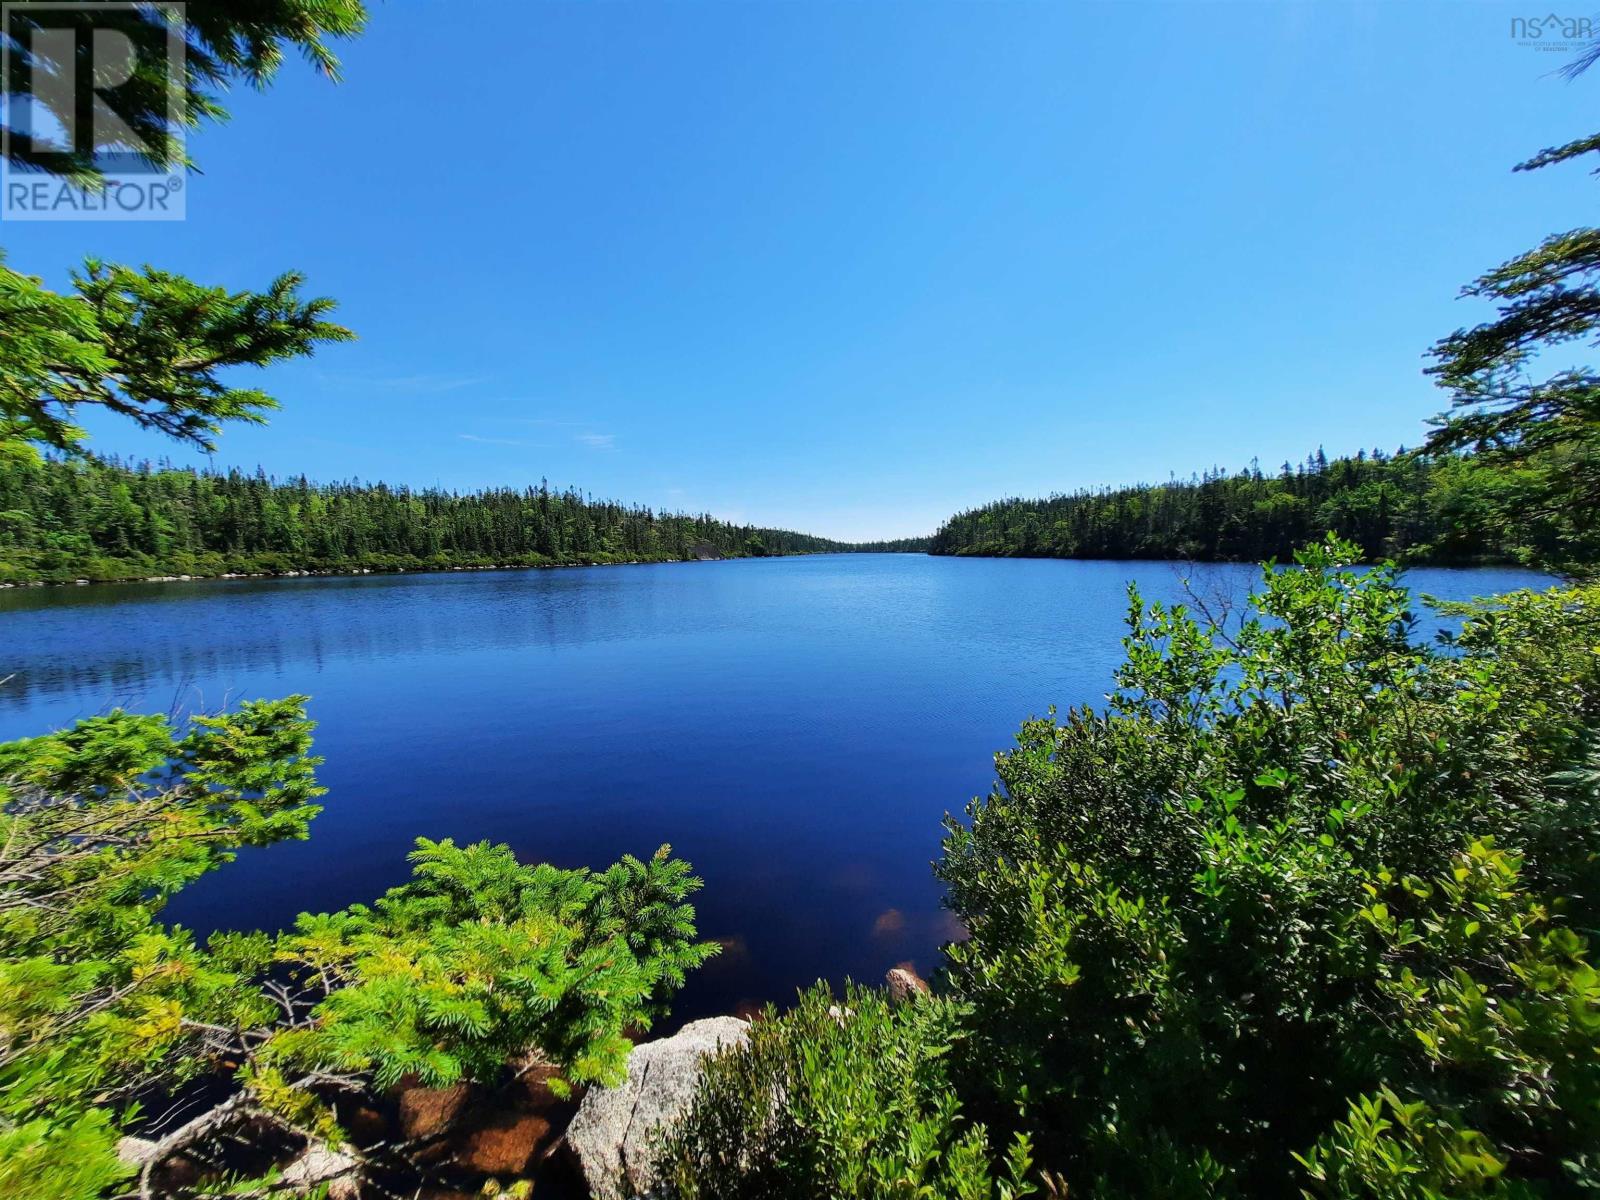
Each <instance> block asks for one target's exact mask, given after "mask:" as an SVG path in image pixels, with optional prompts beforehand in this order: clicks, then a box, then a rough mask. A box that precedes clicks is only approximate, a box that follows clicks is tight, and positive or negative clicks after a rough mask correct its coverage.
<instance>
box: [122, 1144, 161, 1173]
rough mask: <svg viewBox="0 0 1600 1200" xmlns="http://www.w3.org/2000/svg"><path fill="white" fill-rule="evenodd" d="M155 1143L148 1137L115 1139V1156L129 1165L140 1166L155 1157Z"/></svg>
mask: <svg viewBox="0 0 1600 1200" xmlns="http://www.w3.org/2000/svg"><path fill="white" fill-rule="evenodd" d="M155 1153H156V1144H155V1143H154V1142H152V1141H150V1140H149V1139H148V1138H140V1137H125V1138H118V1139H117V1157H118V1158H120V1159H121V1160H122V1161H123V1162H124V1163H126V1164H127V1165H128V1166H130V1167H142V1166H144V1165H145V1163H147V1162H149V1161H150V1160H151V1159H152V1158H154V1157H155Z"/></svg>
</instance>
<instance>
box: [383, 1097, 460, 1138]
mask: <svg viewBox="0 0 1600 1200" xmlns="http://www.w3.org/2000/svg"><path fill="white" fill-rule="evenodd" d="M472 1099H473V1087H472V1085H471V1084H470V1083H458V1084H456V1085H455V1086H454V1087H447V1088H425V1087H408V1088H405V1089H404V1090H403V1091H401V1092H400V1098H399V1107H400V1132H401V1134H402V1135H403V1136H404V1137H405V1138H406V1139H407V1140H408V1141H423V1140H426V1139H428V1138H436V1137H439V1136H441V1135H442V1134H445V1133H448V1132H449V1130H450V1128H451V1126H453V1125H454V1124H455V1123H456V1122H457V1121H458V1120H459V1119H460V1118H461V1117H462V1115H463V1113H464V1112H465V1110H466V1108H467V1106H468V1104H469V1103H470V1102H471V1101H472Z"/></svg>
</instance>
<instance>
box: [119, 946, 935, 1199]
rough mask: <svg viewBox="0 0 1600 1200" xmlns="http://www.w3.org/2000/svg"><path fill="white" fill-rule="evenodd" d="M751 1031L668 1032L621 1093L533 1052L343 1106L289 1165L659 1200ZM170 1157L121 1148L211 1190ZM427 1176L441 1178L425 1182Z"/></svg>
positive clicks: (286, 1174) (336, 1176)
mask: <svg viewBox="0 0 1600 1200" xmlns="http://www.w3.org/2000/svg"><path fill="white" fill-rule="evenodd" d="M885 984H886V989H887V991H888V993H889V995H890V997H891V999H893V1000H894V1001H895V1002H897V1003H904V1002H907V1001H908V1000H910V999H911V998H912V997H914V996H915V995H917V994H918V993H926V992H927V991H928V985H927V984H926V983H925V982H924V981H923V980H922V979H921V978H920V977H919V976H918V975H917V974H916V972H914V971H912V970H911V969H909V968H908V967H904V966H901V967H895V968H894V969H892V970H890V971H889V972H888V974H887V976H886V977H885ZM756 1019H759V1017H758V1018H756ZM750 1026H751V1021H750V1020H749V1019H746V1018H745V1017H737V1016H725V1017H706V1018H703V1019H701V1020H697V1021H690V1022H689V1023H687V1024H686V1025H684V1026H683V1027H682V1028H681V1029H679V1030H678V1031H677V1032H676V1033H674V1034H672V1035H670V1036H668V1037H664V1038H657V1039H654V1040H652V1041H646V1042H639V1043H638V1044H636V1045H635V1046H634V1048H633V1050H632V1051H631V1052H630V1053H629V1055H628V1064H627V1073H626V1076H625V1077H624V1078H623V1079H622V1080H621V1081H620V1082H619V1083H618V1084H617V1085H616V1086H615V1087H602V1086H599V1085H595V1086H592V1087H589V1088H588V1089H586V1090H585V1091H583V1092H582V1093H580V1094H579V1095H576V1096H568V1095H563V1094H560V1092H558V1090H555V1089H552V1088H551V1086H550V1082H549V1081H550V1079H551V1078H552V1077H553V1076H555V1075H556V1074H557V1072H556V1069H555V1068H554V1067H553V1066H551V1065H550V1064H549V1063H547V1062H544V1061H542V1060H541V1059H539V1058H538V1057H537V1056H534V1055H530V1056H528V1057H527V1058H525V1059H523V1060H521V1061H519V1062H516V1063H512V1064H509V1065H510V1067H511V1074H510V1079H509V1081H508V1082H505V1083H503V1084H502V1085H501V1086H499V1087H489V1086H486V1085H480V1084H473V1083H458V1084H455V1085H454V1086H452V1087H443V1088H430V1087H423V1086H421V1085H420V1084H419V1083H417V1082H415V1081H411V1082H402V1083H401V1084H400V1085H398V1086H397V1087H395V1088H394V1089H392V1090H391V1092H390V1093H389V1095H388V1097H387V1102H386V1103H385V1104H384V1106H383V1107H382V1108H381V1109H380V1108H376V1107H368V1106H366V1105H360V1106H353V1107H352V1106H347V1105H345V1104H343V1103H341V1102H339V1101H337V1100H336V1101H335V1102H334V1107H335V1111H336V1113H337V1116H338V1120H339V1124H340V1127H341V1129H343V1130H344V1132H345V1133H346V1134H348V1135H349V1137H350V1139H351V1140H350V1142H349V1143H347V1144H345V1145H341V1146H333V1145H330V1144H327V1143H324V1142H316V1141H313V1142H310V1143H307V1144H304V1145H301V1146H297V1147H294V1148H293V1150H292V1151H291V1152H289V1153H288V1154H286V1155H285V1156H284V1157H282V1158H280V1159H279V1160H278V1163H277V1165H278V1166H279V1168H280V1170H281V1175H280V1178H281V1180H282V1182H284V1183H286V1184H289V1185H291V1187H293V1188H295V1189H297V1190H303V1191H305V1192H308V1193H312V1192H315V1191H316V1190H317V1189H319V1188H325V1189H326V1195H327V1197H328V1200H364V1198H365V1197H368V1196H371V1195H377V1194H384V1193H383V1192H381V1191H380V1192H374V1191H373V1190H372V1186H371V1185H372V1184H373V1183H374V1182H381V1183H388V1184H402V1185H403V1187H404V1194H406V1195H408V1196H415V1198H416V1200H530V1198H532V1197H541V1198H549V1200H585V1198H587V1200H629V1198H631V1197H636V1196H646V1195H648V1194H649V1193H650V1191H651V1189H652V1187H654V1185H655V1182H656V1181H655V1179H654V1177H653V1174H652V1171H651V1151H652V1147H653V1144H654V1142H655V1141H656V1139H657V1138H658V1137H659V1135H660V1133H661V1132H662V1131H663V1130H664V1129H667V1128H669V1127H670V1126H671V1125H672V1124H673V1123H674V1122H676V1121H677V1120H678V1119H679V1118H680V1116H681V1115H682V1114H683V1112H684V1110H685V1109H686V1108H687V1107H688V1105H689V1103H690V1101H691V1099H692V1098H693V1096H694V1092H695V1088H696V1085H697V1084H698V1083H699V1079H700V1072H701V1064H702V1062H703V1061H704V1060H705V1059H706V1058H708V1057H709V1056H711V1055H714V1054H717V1053H721V1052H723V1051H726V1050H729V1049H733V1048H736V1047H739V1046H742V1045H743V1044H744V1043H745V1042H746V1041H747V1040H748V1039H749V1036H750ZM167 1136H168V1137H170V1136H171V1135H170V1134H168V1135H167ZM161 1153H162V1149H161V1143H160V1142H158V1141H154V1140H149V1139H145V1138H137V1137H129V1138H124V1139H123V1140H122V1142H121V1143H120V1145H119V1146H118V1154H119V1155H120V1157H121V1158H122V1159H123V1161H124V1162H126V1163H128V1164H129V1165H130V1166H136V1167H140V1168H143V1167H145V1166H146V1165H147V1164H149V1163H150V1162H151V1160H152V1159H158V1161H157V1162H156V1163H155V1167H154V1171H153V1174H152V1177H151V1178H152V1182H153V1183H154V1184H155V1186H156V1194H160V1193H161V1192H163V1191H165V1190H168V1189H181V1188H184V1187H192V1186H193V1185H195V1184H197V1183H199V1182H200V1180H201V1177H202V1172H201V1170H200V1168H199V1166H198V1165H197V1164H196V1163H194V1162H192V1161H190V1160H188V1159H186V1158H185V1157H184V1156H182V1155H181V1154H179V1155H173V1156H171V1157H169V1158H165V1159H161V1158H159V1156H160V1155H161ZM408 1167H409V1168H410V1171H411V1173H412V1178H410V1179H406V1178H405V1175H406V1174H407V1168H408ZM374 1173H376V1174H377V1175H379V1176H380V1177H381V1179H379V1180H375V1179H374ZM422 1177H426V1178H427V1179H428V1182H427V1183H425V1184H422V1185H420V1186H419V1185H418V1180H419V1179H420V1178H422ZM389 1192H390V1194H392V1193H393V1189H392V1187H391V1188H390V1189H389Z"/></svg>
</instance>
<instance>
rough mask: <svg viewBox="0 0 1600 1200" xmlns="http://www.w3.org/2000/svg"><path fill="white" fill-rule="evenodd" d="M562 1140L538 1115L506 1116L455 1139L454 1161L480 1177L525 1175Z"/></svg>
mask: <svg viewBox="0 0 1600 1200" xmlns="http://www.w3.org/2000/svg"><path fill="white" fill-rule="evenodd" d="M560 1136H561V1130H560V1128H559V1127H558V1126H556V1125H554V1124H552V1123H551V1121H550V1120H549V1119H548V1118H547V1117H544V1116H542V1115H540V1114H538V1113H528V1112H508V1113H503V1114H500V1115H498V1116H496V1117H493V1118H491V1119H489V1120H486V1121H484V1122H483V1123H482V1124H480V1125H478V1126H476V1127H475V1128H474V1129H472V1130H470V1131H469V1132H465V1133H463V1134H461V1135H460V1136H459V1137H458V1138H456V1139H454V1140H455V1143H456V1151H455V1154H454V1155H453V1159H454V1162H455V1165H456V1166H458V1167H460V1168H462V1169H463V1170H467V1171H474V1172H476V1173H478V1174H480V1175H493V1176H496V1177H497V1178H504V1177H505V1176H507V1175H525V1174H527V1173H528V1171H529V1170H531V1169H532V1167H533V1165H534V1164H535V1163H536V1162H537V1161H538V1160H539V1158H540V1157H542V1156H543V1155H544V1153H545V1152H546V1151H548V1150H549V1149H550V1148H551V1146H552V1145H554V1144H555V1142H556V1140H557V1139H558V1138H560Z"/></svg>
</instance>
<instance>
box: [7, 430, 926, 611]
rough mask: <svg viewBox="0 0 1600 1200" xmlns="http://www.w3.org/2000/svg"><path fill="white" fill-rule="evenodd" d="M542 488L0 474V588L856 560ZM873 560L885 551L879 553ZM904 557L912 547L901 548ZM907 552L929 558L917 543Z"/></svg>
mask: <svg viewBox="0 0 1600 1200" xmlns="http://www.w3.org/2000/svg"><path fill="white" fill-rule="evenodd" d="M865 548H867V547H858V546H853V545H849V544H847V543H844V542H837V541H832V540H829V539H827V538H820V537H812V536H810V535H808V534H803V533H794V532H791V531H789V530H786V529H766V528H759V527H755V526H749V525H737V524H733V523H731V522H728V521H720V520H717V519H716V518H714V517H711V516H708V515H705V514H699V515H690V514H683V513H665V512H657V511H655V510H653V509H651V508H648V507H645V506H642V505H637V504H631V505H630V504H619V503H616V502H615V501H610V500H595V499H592V498H590V497H587V496H585V495H583V494H582V493H580V492H578V491H576V490H573V489H570V488H569V489H566V490H556V489H554V488H551V487H550V486H549V485H548V484H545V483H541V484H540V485H539V486H537V487H529V488H522V489H517V488H499V489H492V490H487V491H481V492H472V493H467V494H460V493H456V492H451V491H444V490H441V489H436V488H428V489H423V490H420V491H413V490H411V489H409V488H404V487H391V486H388V485H386V484H382V483H363V482H360V481H355V480H352V481H349V482H344V483H331V484H315V483H312V482H310V481H309V480H307V479H306V478H304V477H303V476H302V477H299V478H295V479H288V480H278V479H274V478H272V477H270V476H268V475H266V474H265V473H264V472H262V471H260V470H259V469H258V470H257V471H256V472H255V473H253V474H252V473H247V472H241V471H237V470H233V471H228V472H226V473H216V472H209V471H195V470H189V469H179V468H176V467H173V466H170V465H167V464H160V465H152V464H150V463H141V464H136V465H135V464H124V463H120V462H116V461H105V460H91V459H82V458H77V459H71V460H63V459H40V460H37V461H28V460H26V459H22V460H14V461H7V462H3V463H0V580H9V581H14V582H20V581H24V580H35V579H43V580H62V579H74V578H82V579H94V580H110V579H129V578H142V577H146V576H151V575H222V574H227V573H230V572H231V573H240V574H245V573H260V572H283V571H290V570H363V569H366V570H400V569H408V570H429V569H448V568H451V567H469V566H490V565H518V566H538V565H546V564H557V563H610V562H629V561H644V562H662V561H673V560H679V559H688V558H695V557H715V556H717V555H724V556H744V555H768V554H806V553H818V552H826V551H846V550H856V549H865ZM873 548H879V549H883V548H888V544H882V545H877V546H874V547H873ZM904 548H912V547H910V546H909V545H908V546H906V547H904ZM915 548H916V549H925V548H926V539H924V540H923V542H922V544H921V545H918V546H916V547H915Z"/></svg>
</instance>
